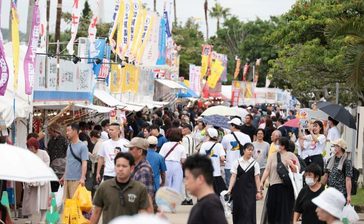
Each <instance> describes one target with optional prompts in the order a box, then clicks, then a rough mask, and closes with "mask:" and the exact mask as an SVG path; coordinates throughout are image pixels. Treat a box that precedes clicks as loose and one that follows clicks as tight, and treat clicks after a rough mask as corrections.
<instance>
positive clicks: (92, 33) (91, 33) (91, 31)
mask: <svg viewBox="0 0 364 224" xmlns="http://www.w3.org/2000/svg"><path fill="white" fill-rule="evenodd" d="M96 7H97V8H98V7H99V1H98V0H96ZM92 14H93V16H92V18H91V21H90V25H89V26H88V40H89V43H90V57H91V58H94V57H96V56H97V52H96V46H95V40H96V33H97V27H96V25H97V22H98V20H99V15H98V10H95V11H93V12H92Z"/></svg>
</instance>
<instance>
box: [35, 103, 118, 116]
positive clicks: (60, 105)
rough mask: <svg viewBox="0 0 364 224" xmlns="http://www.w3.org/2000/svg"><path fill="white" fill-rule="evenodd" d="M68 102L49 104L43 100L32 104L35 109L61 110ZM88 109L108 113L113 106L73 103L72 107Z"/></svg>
mask: <svg viewBox="0 0 364 224" xmlns="http://www.w3.org/2000/svg"><path fill="white" fill-rule="evenodd" d="M67 105H68V104H67V103H65V102H60V103H53V104H49V103H44V102H34V103H33V106H34V108H35V109H40V108H41V109H47V110H61V109H63V108H64V107H65V106H67ZM81 108H82V109H89V110H93V111H95V112H97V113H101V114H104V113H109V112H110V111H112V110H113V109H114V108H112V107H103V106H99V105H93V104H89V105H87V104H81V103H76V104H73V109H81Z"/></svg>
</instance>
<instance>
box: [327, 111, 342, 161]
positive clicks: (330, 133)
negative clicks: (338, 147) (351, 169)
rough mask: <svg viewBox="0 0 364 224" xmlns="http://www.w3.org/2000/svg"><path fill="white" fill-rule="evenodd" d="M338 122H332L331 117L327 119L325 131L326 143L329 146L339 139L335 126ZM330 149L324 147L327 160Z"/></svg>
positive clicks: (330, 152)
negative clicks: (327, 127)
mask: <svg viewBox="0 0 364 224" xmlns="http://www.w3.org/2000/svg"><path fill="white" fill-rule="evenodd" d="M338 124H339V122H338V121H337V120H334V119H333V118H332V117H329V118H328V126H329V129H328V130H327V138H326V141H327V142H328V143H329V144H330V145H331V142H333V141H336V140H338V139H339V138H340V131H339V129H338V128H337V125H338ZM329 149H331V147H330V148H329V147H326V155H325V158H326V159H328V158H329V157H331V155H332V150H329Z"/></svg>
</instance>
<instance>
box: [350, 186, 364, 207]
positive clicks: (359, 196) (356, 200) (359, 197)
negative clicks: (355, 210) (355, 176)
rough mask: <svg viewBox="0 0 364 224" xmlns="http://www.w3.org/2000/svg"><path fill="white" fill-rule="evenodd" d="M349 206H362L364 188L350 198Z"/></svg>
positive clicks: (363, 203)
mask: <svg viewBox="0 0 364 224" xmlns="http://www.w3.org/2000/svg"><path fill="white" fill-rule="evenodd" d="M351 204H352V205H361V206H364V188H360V189H358V192H356V195H352V196H351Z"/></svg>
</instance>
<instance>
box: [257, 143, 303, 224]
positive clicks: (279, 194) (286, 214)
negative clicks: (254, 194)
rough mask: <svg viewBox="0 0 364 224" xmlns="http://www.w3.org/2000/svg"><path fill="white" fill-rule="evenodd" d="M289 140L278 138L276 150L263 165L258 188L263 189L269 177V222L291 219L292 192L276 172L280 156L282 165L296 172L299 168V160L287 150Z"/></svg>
mask: <svg viewBox="0 0 364 224" xmlns="http://www.w3.org/2000/svg"><path fill="white" fill-rule="evenodd" d="M289 149H290V142H289V139H288V138H286V137H281V138H280V139H279V150H278V152H274V153H272V155H271V156H270V157H269V158H268V162H267V165H266V167H265V170H264V173H263V176H262V181H261V187H260V190H263V189H264V183H265V180H266V179H267V178H269V187H268V193H267V197H268V198H267V213H268V223H270V224H286V223H290V222H291V221H292V213H293V206H294V200H295V198H294V192H293V187H292V185H291V184H289V185H288V184H284V182H283V180H282V179H281V178H280V176H279V174H278V172H277V165H278V159H279V158H280V160H281V162H282V163H283V165H284V166H285V167H286V169H288V167H289V168H290V169H291V170H292V171H293V172H296V171H297V169H298V170H299V169H300V164H299V161H298V159H297V157H296V155H295V154H294V153H292V152H289Z"/></svg>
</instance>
